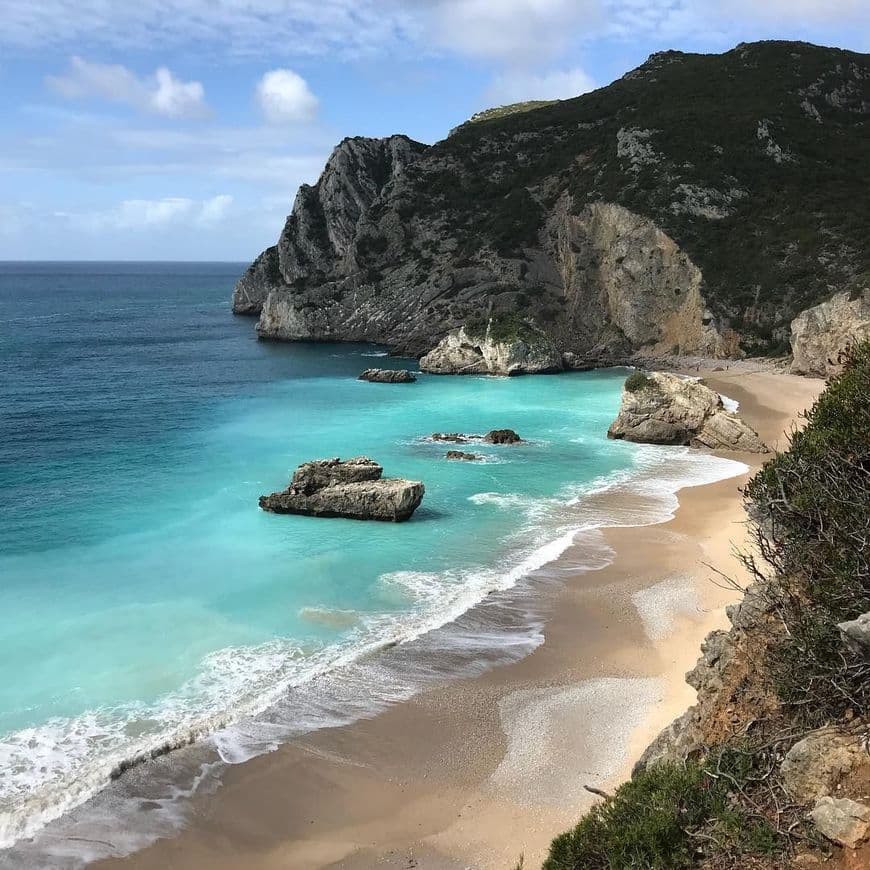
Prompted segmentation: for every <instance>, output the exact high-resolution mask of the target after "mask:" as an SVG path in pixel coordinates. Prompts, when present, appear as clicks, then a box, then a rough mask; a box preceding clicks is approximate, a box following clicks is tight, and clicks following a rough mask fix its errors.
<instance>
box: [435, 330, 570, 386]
mask: <svg viewBox="0 0 870 870" xmlns="http://www.w3.org/2000/svg"><path fill="white" fill-rule="evenodd" d="M420 368H421V369H422V370H423V371H424V372H431V373H432V374H437V375H522V374H540V373H548V372H560V371H562V369H563V364H562V355H561V353H559V351H558V350H557V349H556V345H555V344H554V343H553V340H552V339H551V338H550V337H549V336H548V335H546V334H545V333H544V332H542V331H541V330H540V329H538V328H537V327H536V326H534V325H533V324H531V323H526V322H520V323H518V324H513V325H511V326H509V327H507V328H505V327H503V326H500V325H499V324H498V322H494V321H493V320H492V319H491V318H490V320H489V321H488V322H487V324H486V327H485V328H484V329H482V330H480V331H476V330H473V329H472V328H470V327H468V326H463V327H462V328H460V329H454V330H452V331H451V332H450V333H448V334H447V335H446V336H445V337H444V338H443V339H442V340H441V341H440V342H439V344H438V345H437V347H435V348H434V349H433V350H431V351H429V353H427V354H426V355H425V356H424V357H423V358H422V359H421V360H420Z"/></svg>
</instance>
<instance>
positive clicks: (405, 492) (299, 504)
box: [260, 456, 425, 523]
mask: <svg viewBox="0 0 870 870" xmlns="http://www.w3.org/2000/svg"><path fill="white" fill-rule="evenodd" d="M383 473H384V469H383V468H382V467H381V466H380V465H378V463H377V462H374V461H373V460H371V459H369V458H368V457H366V456H360V457H357V458H356V459H348V460H346V461H344V462H343V461H342V460H341V459H321V460H317V461H315V462H306V463H304V464H303V465H300V466H299V468H297V469H296V472H295V473H294V475H293V479H292V480H291V481H290V486H288V487H287V489H285V490H283V491H281V492H273V493H272V494H271V495H263V496H260V507H261V508H262V509H263V510H265V511H271V512H272V513H278V514H303V515H306V516H314V517H346V518H348V519H354V520H383V521H386V522H396V523H399V522H403V521H405V520H407V519H409V518H410V517H411V514H413V513H414V511H415V510H417V508H418V507H419V506H420V502H421V501H422V500H423V493H424V492H425V487H424V486H423V484H422V483H420V482H419V481H415V480H402V479H399V478H382V476H381V475H382V474H383Z"/></svg>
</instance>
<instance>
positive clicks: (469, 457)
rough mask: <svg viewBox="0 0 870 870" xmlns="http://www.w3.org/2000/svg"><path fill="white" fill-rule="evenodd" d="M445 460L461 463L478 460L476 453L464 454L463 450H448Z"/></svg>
mask: <svg viewBox="0 0 870 870" xmlns="http://www.w3.org/2000/svg"><path fill="white" fill-rule="evenodd" d="M447 458H448V459H456V460H460V461H462V462H477V461H478V460H479V459H480V457H479V456H478V455H477V454H476V453H466V452H465V451H464V450H448V451H447Z"/></svg>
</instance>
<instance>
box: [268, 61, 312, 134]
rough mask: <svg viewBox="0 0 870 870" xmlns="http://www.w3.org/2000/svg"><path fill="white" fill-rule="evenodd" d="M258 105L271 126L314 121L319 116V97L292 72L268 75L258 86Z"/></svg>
mask: <svg viewBox="0 0 870 870" xmlns="http://www.w3.org/2000/svg"><path fill="white" fill-rule="evenodd" d="M257 102H258V103H259V105H260V110H261V111H262V112H263V115H264V117H265V118H266V120H267V121H268V122H269V123H270V124H284V123H287V122H294V121H310V120H312V118H314V115H315V114H316V113H317V97H315V96H314V94H312V93H311V89H310V88H309V87H308V83H307V82H306V81H305V79H304V78H302V76H300V75H299V74H298V73H295V72H293V70H291V69H273V70H272V71H271V72H267V73H266V74H265V75H264V76H263V78H261V79H260V82H259V84H258V85H257Z"/></svg>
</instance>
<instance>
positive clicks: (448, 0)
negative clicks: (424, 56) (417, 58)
mask: <svg viewBox="0 0 870 870" xmlns="http://www.w3.org/2000/svg"><path fill="white" fill-rule="evenodd" d="M432 14H433V25H434V31H435V35H436V37H437V38H438V40H439V42H440V43H441V44H442V45H443V46H444V47H445V48H447V49H450V50H452V51H456V52H458V53H460V54H465V55H468V56H471V57H484V58H494V59H498V60H502V61H507V62H509V63H512V64H515V63H516V62H518V61H520V62H522V61H528V60H535V59H539V58H542V57H553V56H557V55H559V54H561V53H562V52H563V51H564V49H565V48H566V47H567V46H568V45H569V43H570V42H571V41H572V40H575V39H577V38H579V37H582V36H584V35H587V34H589V33H591V32H592V31H593V30H594V29H595V28H596V27H597V26H598V25H599V24H600V23H601V22H602V6H601V2H600V0H495V2H494V0H437V2H436V3H435V5H434V8H433V13H432Z"/></svg>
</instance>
